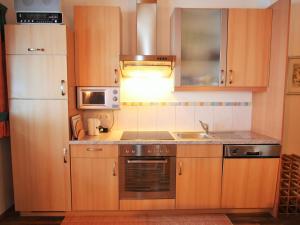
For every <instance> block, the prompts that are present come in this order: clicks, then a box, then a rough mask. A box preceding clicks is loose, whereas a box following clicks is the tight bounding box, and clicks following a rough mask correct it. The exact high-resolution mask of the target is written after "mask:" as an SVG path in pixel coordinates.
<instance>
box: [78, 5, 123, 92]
mask: <svg viewBox="0 0 300 225" xmlns="http://www.w3.org/2000/svg"><path fill="white" fill-rule="evenodd" d="M74 26H75V62H76V64H75V65H76V67H75V69H76V79H77V85H78V86H118V85H119V75H118V74H119V72H118V71H119V55H120V47H121V15H120V9H119V8H118V7H108V6H75V10H74Z"/></svg>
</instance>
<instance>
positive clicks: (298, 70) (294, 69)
mask: <svg viewBox="0 0 300 225" xmlns="http://www.w3.org/2000/svg"><path fill="white" fill-rule="evenodd" d="M287 94H299V95H300V56H299V57H289V61H288V78H287Z"/></svg>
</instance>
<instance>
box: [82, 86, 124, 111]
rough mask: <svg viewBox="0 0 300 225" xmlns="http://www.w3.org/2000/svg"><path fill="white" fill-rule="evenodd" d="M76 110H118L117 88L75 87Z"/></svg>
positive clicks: (118, 92) (118, 93) (118, 94)
mask: <svg viewBox="0 0 300 225" xmlns="http://www.w3.org/2000/svg"><path fill="white" fill-rule="evenodd" d="M77 108H79V109H119V108H120V90H119V87H77Z"/></svg>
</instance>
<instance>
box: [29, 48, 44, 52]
mask: <svg viewBox="0 0 300 225" xmlns="http://www.w3.org/2000/svg"><path fill="white" fill-rule="evenodd" d="M27 51H29V52H44V51H45V49H44V48H27Z"/></svg>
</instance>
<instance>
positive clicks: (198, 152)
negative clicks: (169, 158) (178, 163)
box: [177, 144, 223, 158]
mask: <svg viewBox="0 0 300 225" xmlns="http://www.w3.org/2000/svg"><path fill="white" fill-rule="evenodd" d="M222 156H223V146H222V145H201V144H199V145H177V158H186V157H191V158H193V157H195V158H202V157H203V158H219V157H222Z"/></svg>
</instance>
